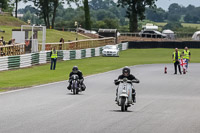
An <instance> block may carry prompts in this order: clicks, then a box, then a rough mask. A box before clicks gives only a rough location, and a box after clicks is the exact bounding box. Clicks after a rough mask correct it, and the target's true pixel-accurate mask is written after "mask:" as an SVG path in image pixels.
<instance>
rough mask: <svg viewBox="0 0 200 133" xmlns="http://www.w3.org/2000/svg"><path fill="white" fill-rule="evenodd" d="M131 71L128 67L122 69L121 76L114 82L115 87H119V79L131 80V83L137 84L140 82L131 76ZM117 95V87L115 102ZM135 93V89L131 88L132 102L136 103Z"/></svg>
mask: <svg viewBox="0 0 200 133" xmlns="http://www.w3.org/2000/svg"><path fill="white" fill-rule="evenodd" d="M130 72H131V70H130V68H129V67H127V66H126V67H124V68H123V69H122V74H121V75H119V77H118V79H117V80H115V85H119V83H120V82H119V79H123V78H127V79H128V80H131V81H132V82H133V83H139V82H140V81H139V80H138V79H137V78H136V77H135V76H133V75H132V74H130ZM117 93H118V87H117V89H116V99H115V101H117ZM135 96H136V92H135V89H134V88H132V97H133V102H134V103H136V97H135Z"/></svg>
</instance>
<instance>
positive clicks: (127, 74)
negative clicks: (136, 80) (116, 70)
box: [122, 66, 131, 77]
mask: <svg viewBox="0 0 200 133" xmlns="http://www.w3.org/2000/svg"><path fill="white" fill-rule="evenodd" d="M130 71H131V70H130V68H128V67H127V66H126V67H124V68H123V69H122V74H123V75H124V76H126V77H127V76H129V75H130Z"/></svg>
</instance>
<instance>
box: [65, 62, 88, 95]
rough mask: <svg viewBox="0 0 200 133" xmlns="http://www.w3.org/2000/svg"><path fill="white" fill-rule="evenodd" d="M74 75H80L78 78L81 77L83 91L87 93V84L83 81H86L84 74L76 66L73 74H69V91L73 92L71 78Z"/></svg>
mask: <svg viewBox="0 0 200 133" xmlns="http://www.w3.org/2000/svg"><path fill="white" fill-rule="evenodd" d="M74 74H77V75H78V77H79V82H80V85H81V90H82V91H85V89H86V86H85V84H84V83H83V81H84V78H83V74H82V72H81V71H80V70H79V69H78V67H77V66H74V67H73V68H72V72H71V73H70V74H69V86H68V87H67V89H68V90H71V84H72V80H71V76H72V75H74Z"/></svg>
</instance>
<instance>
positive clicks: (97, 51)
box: [0, 43, 128, 71]
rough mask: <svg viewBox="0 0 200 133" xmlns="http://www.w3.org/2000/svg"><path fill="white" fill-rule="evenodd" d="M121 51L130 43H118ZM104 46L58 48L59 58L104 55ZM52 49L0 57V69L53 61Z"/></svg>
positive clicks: (68, 58)
mask: <svg viewBox="0 0 200 133" xmlns="http://www.w3.org/2000/svg"><path fill="white" fill-rule="evenodd" d="M116 45H118V47H119V49H120V51H121V50H127V49H128V43H121V44H116ZM102 50H103V47H97V48H87V49H80V50H58V58H57V59H58V60H64V61H66V60H74V59H83V58H89V57H95V56H101V55H102ZM50 52H51V51H41V52H38V53H31V54H23V55H16V56H4V57H0V71H4V70H12V69H19V68H25V67H30V66H33V65H38V64H45V63H48V62H50V61H51V57H50Z"/></svg>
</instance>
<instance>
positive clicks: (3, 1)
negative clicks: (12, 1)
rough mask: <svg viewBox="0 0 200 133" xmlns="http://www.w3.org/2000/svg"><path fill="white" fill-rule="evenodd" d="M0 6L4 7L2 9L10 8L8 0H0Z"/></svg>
mask: <svg viewBox="0 0 200 133" xmlns="http://www.w3.org/2000/svg"><path fill="white" fill-rule="evenodd" d="M0 8H2V10H5V9H7V8H8V0H1V1H0Z"/></svg>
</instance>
